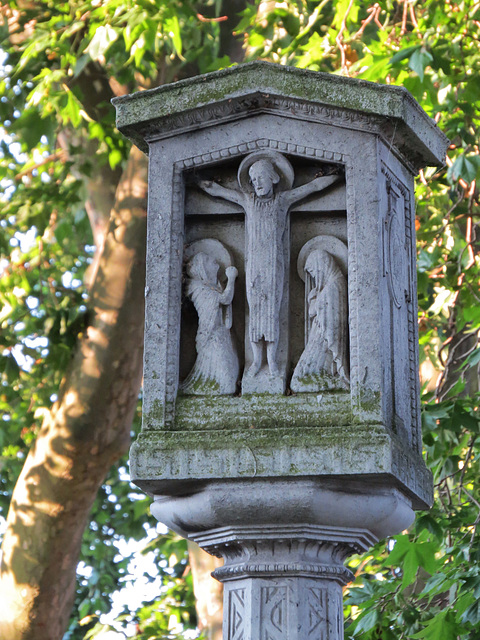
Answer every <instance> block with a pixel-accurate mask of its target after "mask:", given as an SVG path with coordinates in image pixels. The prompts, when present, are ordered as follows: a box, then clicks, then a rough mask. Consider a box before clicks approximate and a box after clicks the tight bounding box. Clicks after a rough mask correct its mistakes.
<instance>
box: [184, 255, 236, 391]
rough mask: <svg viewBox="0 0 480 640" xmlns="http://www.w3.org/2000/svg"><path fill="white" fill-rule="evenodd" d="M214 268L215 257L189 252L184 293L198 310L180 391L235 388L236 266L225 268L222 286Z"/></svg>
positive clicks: (216, 264) (234, 389)
mask: <svg viewBox="0 0 480 640" xmlns="http://www.w3.org/2000/svg"><path fill="white" fill-rule="evenodd" d="M218 270H219V264H218V262H217V261H216V260H215V258H213V257H212V256H210V255H208V254H206V253H203V252H199V253H196V254H195V255H194V256H192V258H191V259H190V261H189V263H188V265H187V275H188V282H187V289H186V293H187V296H188V297H189V298H190V299H191V300H192V302H193V304H194V306H195V309H196V311H197V314H198V330H197V335H196V339H195V346H196V350H197V359H196V360H195V364H194V365H193V368H192V370H191V371H190V373H189V374H188V376H187V377H186V378H185V380H184V381H183V383H182V384H181V385H180V389H181V391H182V392H183V393H184V394H192V395H225V394H233V393H235V391H236V386H237V380H238V374H239V365H238V357H237V354H236V351H235V348H234V345H233V342H232V337H231V334H230V329H231V326H232V308H231V303H232V300H233V292H234V286H235V279H236V277H237V269H236V268H235V267H231V266H230V267H227V268H226V270H225V274H226V276H227V285H226V287H225V289H224V290H222V287H221V285H220V283H219V281H218Z"/></svg>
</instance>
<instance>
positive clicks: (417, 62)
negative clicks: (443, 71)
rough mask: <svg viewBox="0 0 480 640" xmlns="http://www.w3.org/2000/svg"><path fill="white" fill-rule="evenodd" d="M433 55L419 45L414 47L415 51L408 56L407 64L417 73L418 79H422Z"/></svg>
mask: <svg viewBox="0 0 480 640" xmlns="http://www.w3.org/2000/svg"><path fill="white" fill-rule="evenodd" d="M432 60H433V56H432V54H431V53H430V52H429V51H427V50H426V49H425V48H424V47H419V48H418V49H415V51H414V52H413V53H412V55H411V56H410V59H409V61H408V66H409V67H410V69H411V70H412V71H415V73H417V74H418V76H419V77H420V80H422V81H423V76H424V73H425V68H426V67H427V66H428V65H429V64H430V62H432Z"/></svg>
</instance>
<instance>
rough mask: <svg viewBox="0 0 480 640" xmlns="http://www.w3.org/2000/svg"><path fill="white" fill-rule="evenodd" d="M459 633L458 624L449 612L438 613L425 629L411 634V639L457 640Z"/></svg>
mask: <svg viewBox="0 0 480 640" xmlns="http://www.w3.org/2000/svg"><path fill="white" fill-rule="evenodd" d="M459 633H460V629H459V625H458V622H456V620H455V618H454V617H453V614H452V613H451V611H449V610H446V611H440V613H437V615H435V616H434V617H433V618H431V620H429V621H428V623H427V625H426V627H425V628H424V629H422V630H421V631H419V632H418V633H415V634H413V636H411V637H412V638H425V640H457V639H458V636H459Z"/></svg>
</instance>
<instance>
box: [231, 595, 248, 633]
mask: <svg viewBox="0 0 480 640" xmlns="http://www.w3.org/2000/svg"><path fill="white" fill-rule="evenodd" d="M244 619H245V589H234V590H231V591H229V593H228V639H227V640H244V639H245V630H244V624H245V623H244Z"/></svg>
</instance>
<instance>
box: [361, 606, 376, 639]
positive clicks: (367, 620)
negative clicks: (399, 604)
mask: <svg viewBox="0 0 480 640" xmlns="http://www.w3.org/2000/svg"><path fill="white" fill-rule="evenodd" d="M378 621H379V612H378V609H372V610H370V611H367V613H366V614H365V615H363V616H362V617H361V618H360V619H359V620H358V622H357V624H356V625H355V635H359V634H360V633H365V632H366V631H370V630H371V629H373V628H374V627H375V626H376V625H377V623H378Z"/></svg>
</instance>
